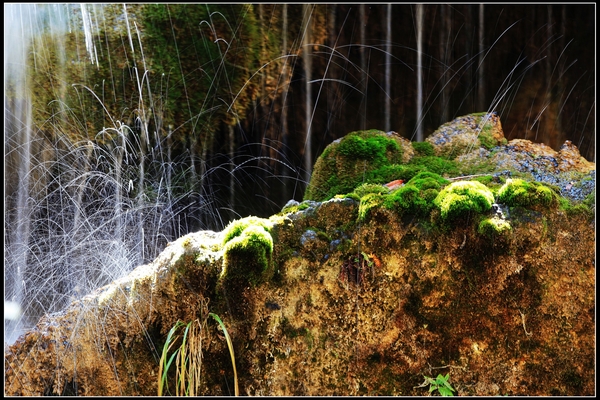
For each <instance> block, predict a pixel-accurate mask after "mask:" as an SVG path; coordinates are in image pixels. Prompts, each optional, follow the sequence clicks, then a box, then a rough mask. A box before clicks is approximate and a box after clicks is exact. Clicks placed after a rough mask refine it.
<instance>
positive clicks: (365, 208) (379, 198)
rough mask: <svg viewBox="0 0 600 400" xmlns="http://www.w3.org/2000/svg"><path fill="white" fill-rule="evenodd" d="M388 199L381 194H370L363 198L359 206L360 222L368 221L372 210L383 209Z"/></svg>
mask: <svg viewBox="0 0 600 400" xmlns="http://www.w3.org/2000/svg"><path fill="white" fill-rule="evenodd" d="M386 198H387V196H385V195H382V194H381V193H369V194H366V195H365V196H363V197H361V199H360V204H359V206H358V221H359V222H363V221H366V220H367V219H368V218H369V216H370V214H371V210H372V209H374V208H379V207H381V205H382V204H383V202H384V201H385V199H386Z"/></svg>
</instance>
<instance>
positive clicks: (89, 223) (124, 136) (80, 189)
mask: <svg viewBox="0 0 600 400" xmlns="http://www.w3.org/2000/svg"><path fill="white" fill-rule="evenodd" d="M86 7H87V6H86V5H82V6H77V5H38V6H36V5H26V4H12V5H11V4H8V5H5V17H4V18H5V46H4V49H5V50H4V51H5V57H4V59H5V64H4V70H5V88H6V89H5V116H4V118H5V174H6V175H5V198H4V200H5V263H6V267H5V344H7V343H8V344H10V343H12V342H13V341H14V340H15V339H16V338H17V337H18V336H19V335H20V334H21V333H23V331H24V330H26V329H28V328H31V327H32V326H33V325H34V324H35V323H37V321H38V320H39V318H40V317H41V316H42V315H44V314H45V313H52V312H57V311H59V310H61V309H62V308H63V307H64V306H65V305H67V304H68V303H69V302H70V301H71V300H73V299H75V298H79V297H81V296H83V295H85V294H87V293H88V292H89V291H91V290H93V289H96V288H98V287H100V286H103V285H105V284H107V283H109V282H111V281H112V280H114V279H117V278H119V277H121V276H123V275H124V274H126V273H128V272H129V271H131V270H132V269H133V268H134V267H135V266H137V265H140V264H142V263H144V262H148V261H149V260H151V259H153V258H154V257H155V256H156V254H157V253H158V252H159V251H160V250H161V249H162V248H164V246H165V244H166V243H167V241H169V240H172V239H173V238H174V237H176V236H179V234H181V232H180V231H178V229H177V225H178V223H177V221H176V220H175V219H174V216H175V210H174V207H176V205H177V199H175V198H173V197H172V196H171V194H170V188H171V186H169V185H165V181H167V177H169V180H170V179H171V178H170V176H171V175H172V172H173V166H172V165H170V164H167V163H164V162H160V161H159V163H158V164H157V165H156V167H154V166H153V164H152V163H151V162H150V161H148V160H146V159H145V157H146V151H147V140H146V139H145V136H144V135H141V136H140V137H141V140H137V139H136V136H135V135H133V133H132V128H131V127H130V126H127V125H125V124H122V123H121V122H118V121H115V122H114V124H113V125H114V126H112V127H108V128H104V129H103V130H102V131H100V132H89V131H87V130H86V121H84V120H81V119H77V118H71V117H72V114H71V113H72V111H73V110H72V109H70V108H69V107H68V106H66V104H65V101H64V93H66V92H67V91H69V90H72V91H75V92H76V93H78V94H79V95H81V93H86V91H91V90H90V88H88V87H85V86H84V85H80V84H79V82H69V77H68V76H66V75H61V71H65V70H66V68H65V67H64V65H65V63H74V64H77V63H91V62H92V61H93V62H97V60H98V55H97V53H98V50H97V48H96V45H95V43H94V40H97V39H94V38H97V37H98V34H97V28H96V26H95V25H94V24H93V23H92V22H93V21H94V20H95V19H93V18H92V16H91V15H90V13H89V10H88V9H87V8H86ZM82 21H84V23H83V24H81V25H78V23H81V22H82ZM69 29H73V30H79V31H78V32H80V33H81V35H79V36H80V37H81V38H82V39H84V40H85V47H84V48H86V51H87V54H88V57H87V59H85V60H83V59H79V60H77V59H74V60H70V59H68V58H67V57H66V56H65V54H66V53H65V51H64V50H63V49H62V48H61V47H62V46H64V45H65V42H64V40H63V39H61V38H62V35H64V34H65V33H66V32H68V30H69ZM54 45H56V49H54V48H52V46H54ZM82 45H83V43H82ZM105 50H106V49H105ZM51 53H52V54H58V55H59V57H58V58H57V60H56V61H55V62H56V63H57V64H58V66H56V65H55V66H54V73H56V71H58V73H57V75H59V76H60V79H59V81H58V82H57V87H53V88H51V90H54V93H55V96H56V100H55V101H54V103H57V104H58V107H57V112H56V113H55V114H54V115H52V116H50V117H49V118H48V119H47V120H46V121H44V122H43V123H42V124H41V125H40V124H35V123H34V121H33V118H32V98H31V92H32V90H34V91H35V88H33V87H32V83H31V81H30V78H29V77H28V76H27V73H28V71H29V73H30V74H31V73H32V72H31V71H35V72H34V73H44V72H45V71H44V68H47V65H48V64H47V61H48V59H49V58H48V55H49V54H51ZM138 82H140V83H141V82H142V81H141V80H139V81H138ZM138 86H139V88H140V90H141V88H142V85H141V84H140V85H138ZM94 96H97V95H96V94H94ZM140 97H142V96H140ZM138 110H139V117H138V118H137V120H138V121H139V124H138V125H141V126H142V127H145V126H147V118H146V117H145V114H144V107H143V105H142V106H140V107H138ZM61 124H64V125H61ZM65 126H67V127H68V128H67V129H65V128H64V127H65ZM78 135H79V136H78ZM77 136H78V137H79V139H74V138H75V137H77ZM86 138H87V139H86ZM101 143H103V144H101ZM151 151H157V147H155V148H153V149H151ZM146 165H150V166H151V167H152V168H154V169H158V171H159V173H158V180H154V181H150V180H149V179H148V178H145V176H146V173H145V166H146ZM149 193H151V196H149ZM7 316H8V317H9V318H6V317H7Z"/></svg>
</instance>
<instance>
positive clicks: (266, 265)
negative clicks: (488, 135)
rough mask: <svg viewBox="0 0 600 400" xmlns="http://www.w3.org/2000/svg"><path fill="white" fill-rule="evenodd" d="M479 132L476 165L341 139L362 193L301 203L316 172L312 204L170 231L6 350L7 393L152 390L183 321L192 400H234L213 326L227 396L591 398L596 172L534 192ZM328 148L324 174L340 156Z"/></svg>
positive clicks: (425, 150)
mask: <svg viewBox="0 0 600 400" xmlns="http://www.w3.org/2000/svg"><path fill="white" fill-rule="evenodd" d="M476 117H477V118H479V120H480V121H481V118H483V115H478V116H476ZM477 118H473V121H476V120H477ZM461 121H462V120H461ZM463 122H464V121H463ZM463 122H461V123H463ZM495 124H496V125H494V127H493V129H496V130H494V131H493V132H494V133H493V135H492V137H493V138H495V139H494V140H496V142H495V143H497V145H496V146H495V147H491V148H490V144H489V143H487V142H486V143H479V144H480V146H479V148H478V149H475V150H473V151H476V152H477V154H486V153H480V151H486V152H489V153H487V154H488V156H489V157H488V156H485V157H479V161H477V163H471V162H467V161H461V160H460V159H459V158H460V157H463V156H464V157H467V156H468V155H469V154H471V153H468V152H463V153H462V154H461V155H459V156H456V157H455V158H452V157H448V156H447V155H440V154H439V153H438V152H439V151H440V150H439V149H438V148H437V147H436V142H435V141H432V143H429V142H424V143H423V144H416V143H415V144H410V143H407V142H404V141H402V140H400V141H397V140H396V138H391V137H392V136H394V135H391V134H387V133H383V132H373V131H369V133H367V134H364V135H362V134H354V136H356V138H355V139H351V140H350V142H349V143H351V144H353V146H356V148H354V147H352V149H350V150H349V149H346V150H344V151H345V152H347V153H348V152H350V154H351V155H352V156H353V158H354V160H355V161H356V163H357V164H360V168H359V167H355V168H354V169H353V168H352V167H348V171H350V170H355V171H356V172H360V179H359V178H357V177H358V175H357V177H352V178H350V177H349V175H348V176H346V177H345V178H344V179H346V178H347V179H348V180H347V181H346V183H347V184H348V186H344V187H342V186H335V185H332V186H329V187H328V188H324V187H320V190H316V187H317V186H320V185H321V184H320V183H319V184H317V182H330V183H331V182H335V179H334V180H331V177H327V174H325V173H323V174H321V175H320V177H319V178H318V179H317V178H315V179H317V180H315V182H311V184H313V183H314V184H315V186H314V187H315V190H316V192H315V193H325V194H326V195H324V197H323V198H319V199H315V198H311V199H306V200H305V201H303V202H294V201H292V202H290V203H288V204H287V205H286V207H284V209H283V210H282V212H281V213H279V214H277V215H274V216H272V217H270V218H257V217H248V218H243V219H240V220H238V221H234V222H232V223H231V224H230V225H228V226H227V227H226V228H225V229H224V230H223V232H209V231H204V232H197V233H192V234H189V235H186V236H184V237H182V238H180V239H178V240H177V241H175V242H173V243H171V244H170V245H169V246H167V248H166V249H165V250H164V251H163V253H161V255H160V256H159V257H158V258H157V259H156V260H155V261H154V262H153V263H151V264H148V265H145V266H140V267H138V268H137V269H136V270H135V271H133V272H132V273H131V274H130V275H129V276H127V277H125V278H123V279H120V280H118V281H116V282H114V283H113V284H111V285H109V286H107V287H105V288H101V289H99V290H98V291H96V292H95V293H92V294H90V295H89V296H87V297H86V298H84V299H82V300H80V301H76V302H74V303H73V304H72V305H71V306H70V307H68V308H67V309H66V310H65V311H64V312H61V313H59V314H57V315H50V316H46V317H45V318H44V319H43V320H42V321H40V323H39V324H38V325H37V326H36V328H34V329H33V330H32V331H31V332H29V333H27V334H26V335H24V336H23V337H21V338H20V339H19V340H18V341H17V342H16V343H15V344H14V345H13V346H11V347H10V348H9V349H8V350H7V351H6V352H5V373H6V393H7V394H10V395H14V394H21V395H43V394H80V395H82V394H88V395H156V393H157V382H158V360H159V358H160V353H161V352H162V350H163V346H164V344H165V341H166V337H167V334H168V332H169V330H170V329H171V328H172V327H173V326H174V325H175V324H176V323H177V321H183V322H185V323H187V322H190V321H193V320H200V321H204V323H203V325H202V327H203V328H202V329H203V330H202V335H203V336H202V357H203V358H202V375H201V376H202V377H201V385H200V388H199V394H204V395H224V394H232V393H233V372H232V366H231V358H230V353H229V350H228V347H227V343H226V341H225V340H224V338H223V337H222V333H221V331H220V330H219V328H218V326H217V325H216V324H214V323H212V324H211V323H210V321H211V320H209V319H208V317H207V314H208V312H212V313H215V314H217V315H219V316H220V318H221V320H222V321H223V323H224V325H225V326H226V327H227V331H228V333H229V335H230V337H231V339H232V343H233V350H234V352H235V362H236V367H237V378H238V383H239V387H240V393H241V394H247V395H282V396H288V395H411V396H414V395H425V394H426V393H428V388H427V387H422V385H421V383H422V382H423V379H424V378H423V375H427V376H437V374H438V373H440V372H442V373H444V374H446V373H448V374H449V376H450V384H451V385H452V386H453V388H455V390H456V394H458V395H591V394H593V393H594V391H595V379H594V371H595V313H594V310H595V250H594V249H595V226H594V221H595V207H594V197H593V193H594V191H593V190H590V186H592V187H595V169H593V170H587V171H584V170H585V168H589V167H590V164H589V163H588V164H586V163H584V162H581V163H580V164H579V165H580V166H581V165H583V166H584V167H585V168H584V170H580V169H577V168H578V167H574V169H572V170H570V171H568V170H565V171H562V172H560V173H564V175H560V173H558V174H557V175H556V176H558V178H557V179H558V181H553V182H549V181H546V180H544V179H536V178H540V177H544V176H546V175H547V176H550V175H551V174H552V173H555V174H556V171H552V170H551V169H550V168H548V169H543V168H542V167H543V165H545V164H541V163H538V164H536V165H537V167H539V168H537V169H536V171H535V174H533V173H531V171H529V170H528V168H529V167H530V166H531V164H527V163H529V161H530V160H532V159H534V157H533V156H532V155H531V154H533V153H526V154H525V155H522V156H521V155H518V154H513V155H514V156H515V157H516V158H517V159H519V160H521V161H523V160H524V161H523V162H521V163H516V164H514V165H513V166H514V168H509V169H506V168H505V167H506V165H505V164H503V165H502V166H501V167H502V169H498V168H496V167H494V165H493V162H492V160H494V156H493V155H491V154H492V153H494V154H508V152H509V151H512V150H510V149H507V148H506V147H503V146H506V144H503V143H502V140H501V138H499V137H498V130H497V128H498V125H497V124H499V121H495ZM473 126H474V128H473ZM478 126H479V125H477V124H474V125H472V126H471V127H470V128H469V127H467V128H469V129H478ZM448 129H450V128H448V126H446V127H444V132H449V130H448ZM490 129H492V128H490ZM377 135H380V136H381V137H383V138H384V140H379V139H373V138H374V137H376V136H377ZM358 139H360V140H358ZM344 140H345V139H341V140H340V141H339V142H337V143H336V144H333V145H332V146H333V150H332V149H330V150H329V153H328V154H327V155H326V157H324V158H323V160H324V161H323V163H325V164H326V163H328V162H329V163H331V162H333V161H332V160H336V161H335V162H340V163H342V164H343V165H346V164H347V163H349V162H350V158H348V159H346V160H341V161H340V160H338V159H337V157H338V156H335V152H334V150H335V148H337V149H338V150H339V147H340V145H341V144H342V142H344ZM361 140H362V142H361ZM369 141H373V143H374V144H373V147H369V146H370V145H369ZM392 141H393V142H394V143H400V144H399V145H398V146H401V147H396V145H394V144H392ZM474 147H477V146H474ZM343 148H344V147H343V146H342V149H343ZM400 149H401V150H400ZM407 149H411V151H408V150H407ZM326 151H327V150H326ZM569 152H570V154H571V155H576V152H574V151H573V149H570V150H569ZM340 154H342V156H344V157H346V155H344V154H343V153H340ZM407 155H408V156H407ZM342 156H339V157H342ZM361 157H362V158H361ZM539 158H540V157H539V156H538V158H537V159H536V160H539ZM474 159H475V158H474ZM457 160H458V161H457ZM546 160H548V159H546ZM369 161H374V166H373V167H372V168H371V167H366V168H365V165H366V164H368V162H369ZM344 163H346V164H344ZM340 165H341V164H340ZM548 165H554V163H553V162H548ZM559 165H560V163H559ZM573 165H576V164H573ZM346 166H347V165H346ZM369 168H370V169H369ZM317 170H318V168H317V166H315V172H316V171H317ZM323 171H324V172H326V171H325V170H323ZM365 171H371V172H372V175H368V174H369V173H368V172H367V173H365ZM390 171H391V172H390ZM528 171H529V172H528ZM330 172H331V170H330ZM338 172H339V171H338ZM338 172H336V174H337V179H338V182H339V178H340V174H339V173H338ZM388 173H389V174H388ZM396 173H398V174H400V175H398V174H396ZM402 174H404V175H402ZM536 174H537V175H536ZM569 174H570V175H569ZM367 175H368V176H370V177H372V178H373V180H369V179H364V177H365V176H367ZM388 179H389V181H388ZM563 179H569V180H568V183H565V184H563V183H564V182H563ZM352 182H353V183H352ZM590 182H592V183H593V185H592V184H591V183H590ZM332 188H335V190H334V189H332ZM573 189H578V190H579V192H577V191H573ZM338 192H339V193H338ZM309 197H310V196H309ZM169 354H170V353H169ZM82 355H84V356H82ZM169 378H170V379H171V381H173V379H175V376H174V374H173V373H172V374H171V375H169Z"/></svg>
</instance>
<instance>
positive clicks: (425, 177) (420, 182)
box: [406, 171, 450, 189]
mask: <svg viewBox="0 0 600 400" xmlns="http://www.w3.org/2000/svg"><path fill="white" fill-rule="evenodd" d="M449 183H450V181H449V180H447V179H445V178H443V177H442V176H440V175H438V174H435V173H433V172H428V171H423V172H419V173H418V174H417V175H415V176H414V177H412V178H411V179H410V180H409V181H408V182H407V183H406V184H407V185H415V186H416V187H418V188H419V189H440V188H441V187H442V186H444V185H447V184H449Z"/></svg>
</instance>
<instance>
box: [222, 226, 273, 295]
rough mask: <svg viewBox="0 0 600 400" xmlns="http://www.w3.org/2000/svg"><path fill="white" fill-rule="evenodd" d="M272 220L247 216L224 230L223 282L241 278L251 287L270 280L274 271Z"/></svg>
mask: <svg viewBox="0 0 600 400" xmlns="http://www.w3.org/2000/svg"><path fill="white" fill-rule="evenodd" d="M271 228H272V224H271V222H270V221H269V220H267V219H263V218H257V217H248V218H244V219H241V220H237V221H233V222H231V223H230V224H229V225H228V226H227V227H226V228H225V230H224V232H223V233H224V235H223V251H224V256H223V259H224V266H223V271H222V272H221V276H220V279H224V280H229V279H242V280H248V281H249V282H251V283H252V284H258V283H260V282H264V281H267V280H269V279H270V278H271V276H272V274H273V271H272V268H270V266H271V262H270V261H271V255H272V253H273V238H272V237H271V234H270V230H271Z"/></svg>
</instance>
